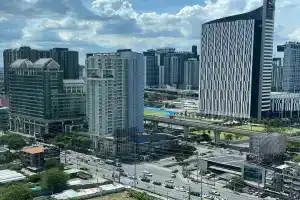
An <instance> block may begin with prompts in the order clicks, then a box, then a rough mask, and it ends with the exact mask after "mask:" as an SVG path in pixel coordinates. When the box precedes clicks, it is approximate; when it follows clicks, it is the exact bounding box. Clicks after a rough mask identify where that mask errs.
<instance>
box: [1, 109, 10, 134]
mask: <svg viewBox="0 0 300 200" xmlns="http://www.w3.org/2000/svg"><path fill="white" fill-rule="evenodd" d="M9 113H10V112H9V108H8V107H2V108H0V131H7V130H8V129H9Z"/></svg>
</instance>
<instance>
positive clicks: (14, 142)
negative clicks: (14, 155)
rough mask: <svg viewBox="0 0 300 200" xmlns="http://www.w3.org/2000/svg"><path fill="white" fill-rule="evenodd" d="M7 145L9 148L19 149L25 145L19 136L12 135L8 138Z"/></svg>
mask: <svg viewBox="0 0 300 200" xmlns="http://www.w3.org/2000/svg"><path fill="white" fill-rule="evenodd" d="M7 145H8V148H9V149H14V150H20V149H22V148H23V147H25V146H26V142H25V140H24V139H23V138H22V137H21V136H13V137H11V138H9V139H8V144H7Z"/></svg>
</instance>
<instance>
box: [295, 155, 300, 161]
mask: <svg viewBox="0 0 300 200" xmlns="http://www.w3.org/2000/svg"><path fill="white" fill-rule="evenodd" d="M293 161H294V162H300V154H298V155H295V156H294V157H293Z"/></svg>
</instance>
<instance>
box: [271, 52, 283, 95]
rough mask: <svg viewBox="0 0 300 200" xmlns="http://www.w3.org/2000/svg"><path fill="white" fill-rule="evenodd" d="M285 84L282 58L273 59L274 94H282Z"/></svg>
mask: <svg viewBox="0 0 300 200" xmlns="http://www.w3.org/2000/svg"><path fill="white" fill-rule="evenodd" d="M282 82H283V62H282V59H281V58H273V69H272V92H281V91H282Z"/></svg>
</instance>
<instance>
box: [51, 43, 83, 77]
mask: <svg viewBox="0 0 300 200" xmlns="http://www.w3.org/2000/svg"><path fill="white" fill-rule="evenodd" d="M50 57H51V58H53V59H54V60H55V61H56V62H58V64H59V65H60V67H61V70H63V72H64V79H79V58H78V51H69V49H68V48H53V49H50Z"/></svg>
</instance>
